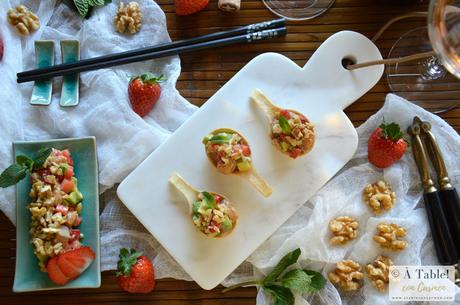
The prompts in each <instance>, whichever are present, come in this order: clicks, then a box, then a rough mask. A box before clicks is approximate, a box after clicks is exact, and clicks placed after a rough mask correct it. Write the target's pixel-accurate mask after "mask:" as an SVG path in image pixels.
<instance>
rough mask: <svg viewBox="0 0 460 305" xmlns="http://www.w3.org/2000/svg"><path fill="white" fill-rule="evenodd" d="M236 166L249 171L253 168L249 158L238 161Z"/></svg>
mask: <svg viewBox="0 0 460 305" xmlns="http://www.w3.org/2000/svg"><path fill="white" fill-rule="evenodd" d="M236 166H237V167H238V170H239V171H240V172H247V171H248V170H250V169H251V163H249V161H247V160H246V161H240V162H238V163H236Z"/></svg>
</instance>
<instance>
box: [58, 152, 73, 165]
mask: <svg viewBox="0 0 460 305" xmlns="http://www.w3.org/2000/svg"><path fill="white" fill-rule="evenodd" d="M61 155H62V156H64V157H65V158H66V159H67V164H69V165H72V166H73V159H72V156H71V155H70V151H69V150H68V149H65V150H62V151H61Z"/></svg>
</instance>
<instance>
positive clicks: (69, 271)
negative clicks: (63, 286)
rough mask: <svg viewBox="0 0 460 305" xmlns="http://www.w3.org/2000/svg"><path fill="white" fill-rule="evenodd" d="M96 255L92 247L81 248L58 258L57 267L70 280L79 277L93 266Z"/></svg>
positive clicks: (62, 254)
mask: <svg viewBox="0 0 460 305" xmlns="http://www.w3.org/2000/svg"><path fill="white" fill-rule="evenodd" d="M95 257H96V254H95V253H94V252H93V250H91V248H90V247H80V248H78V249H74V250H70V251H67V252H64V253H61V254H59V255H58V256H57V265H58V266H59V269H61V271H62V273H63V274H64V275H65V276H67V277H68V278H70V279H74V278H76V277H78V276H79V275H80V274H82V273H83V271H85V270H86V268H88V267H89V265H91V263H92V262H93V260H94V258H95Z"/></svg>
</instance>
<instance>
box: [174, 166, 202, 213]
mask: <svg viewBox="0 0 460 305" xmlns="http://www.w3.org/2000/svg"><path fill="white" fill-rule="evenodd" d="M169 182H170V183H171V184H172V185H174V186H175V187H176V188H177V189H178V190H179V191H180V192H181V193H182V194H183V195H184V197H185V198H186V199H187V203H188V204H189V206H190V208H191V207H192V204H193V202H194V201H195V200H196V198H197V196H198V193H199V191H198V190H196V189H195V188H194V187H193V186H191V185H190V184H188V183H187V181H185V180H184V178H182V177H181V176H180V175H179V174H178V173H173V174H172V175H171V177H170V178H169Z"/></svg>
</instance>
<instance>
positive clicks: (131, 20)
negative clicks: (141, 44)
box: [114, 2, 142, 34]
mask: <svg viewBox="0 0 460 305" xmlns="http://www.w3.org/2000/svg"><path fill="white" fill-rule="evenodd" d="M141 21H142V13H141V7H140V6H139V3H137V2H130V3H129V4H128V5H126V6H125V4H124V3H123V2H120V6H119V7H118V12H117V14H116V15H115V18H114V24H115V29H116V30H117V31H118V32H120V33H124V32H125V31H128V32H129V33H131V34H136V33H137V32H139V31H140V30H141V26H142V23H141Z"/></svg>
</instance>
